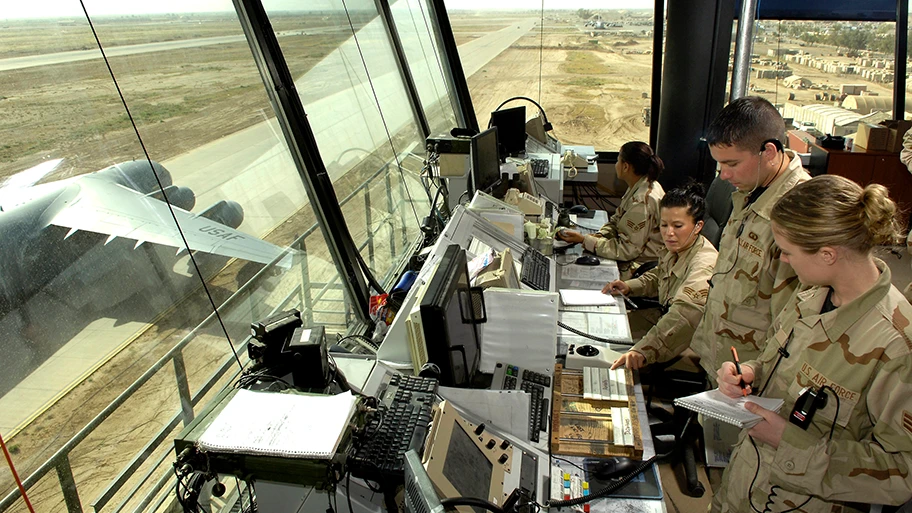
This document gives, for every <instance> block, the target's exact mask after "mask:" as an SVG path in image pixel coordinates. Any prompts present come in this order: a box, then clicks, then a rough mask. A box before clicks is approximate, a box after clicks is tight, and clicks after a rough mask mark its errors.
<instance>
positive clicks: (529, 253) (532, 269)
mask: <svg viewBox="0 0 912 513" xmlns="http://www.w3.org/2000/svg"><path fill="white" fill-rule="evenodd" d="M520 281H521V282H523V283H525V284H526V285H528V286H530V287H532V288H533V289H535V290H548V289H549V288H550V286H551V261H550V260H549V259H548V257H546V256H545V255H543V254H542V253H541V251H538V250H537V249H535V248H529V249H527V250H526V252H525V253H523V256H522V276H521V277H520Z"/></svg>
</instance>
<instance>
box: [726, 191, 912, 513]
mask: <svg viewBox="0 0 912 513" xmlns="http://www.w3.org/2000/svg"><path fill="white" fill-rule="evenodd" d="M895 214H896V205H895V204H894V203H893V201H892V200H890V198H889V197H888V196H887V190H886V188H884V187H883V186H880V185H868V186H867V187H865V188H864V189H862V188H861V187H860V186H858V185H857V184H855V183H854V182H852V181H850V180H848V179H846V178H842V177H839V176H833V175H822V176H818V177H816V178H813V179H811V180H810V181H808V182H805V183H803V184H799V185H797V186H795V188H793V189H792V190H790V191H789V192H787V193H785V195H783V196H782V198H781V199H779V201H778V202H777V203H776V205H775V206H774V207H773V210H772V213H771V221H772V229H773V234H774V237H775V240H776V244H777V245H778V246H779V248H780V249H781V251H782V253H781V256H780V258H781V259H782V261H783V262H786V263H789V264H791V266H792V268H793V269H794V270H795V273H796V274H797V275H798V279H799V280H800V281H801V283H802V286H803V287H804V288H802V289H799V292H797V293H796V294H795V295H794V296H793V298H792V300H791V301H790V302H789V303H788V305H787V306H786V308H785V309H784V310H782V312H781V313H779V315H778V316H777V318H776V320H775V322H774V323H773V325H772V327H771V329H770V331H769V332H768V333H767V337H768V341H767V343H766V347H765V349H764V350H763V352H762V353H761V354H760V356H759V358H757V360H754V361H749V362H744V363H742V364H741V366H740V374H739V372H738V370H737V367H736V366H735V364H734V363H731V362H726V363H724V364H723V365H722V366H721V368H720V369H719V371H718V373H717V377H718V381H719V389H720V390H721V391H722V392H723V393H725V394H726V395H728V396H730V397H741V395H742V394H756V395H759V396H763V397H772V398H780V399H782V400H783V402H784V404H783V406H782V409H781V410H780V412H779V413H776V412H773V411H770V410H766V409H763V408H760V407H758V406H756V405H753V404H751V403H748V405H747V409H748V410H750V411H751V412H754V413H756V414H758V415H760V416H761V418H762V420H761V421H760V422H759V423H758V424H756V425H755V426H754V427H752V428H750V429H749V430H745V431H743V432H742V433H741V436H740V438H739V441H738V445H737V446H736V447H735V450H734V452H733V454H732V458H731V463H730V464H729V466H728V467H727V468H726V469H725V474H724V476H723V482H722V487H721V489H720V490H719V493H718V494H717V495H716V496H715V497H714V498H713V511H747V512H750V511H752V510H754V511H761V510H763V511H786V510H788V511H799V510H800V511H805V512H831V511H843V512H845V511H867V510H868V509H867V506H866V504H872V503H873V504H902V503H905V502H906V501H908V500H909V499H910V498H912V372H910V369H912V329H910V323H912V306H910V305H909V303H908V302H907V301H906V299H905V298H904V297H903V295H902V293H900V291H899V290H897V289H896V287H894V286H893V285H892V284H891V281H890V278H891V277H890V269H889V268H888V267H887V266H886V265H885V264H884V262H883V261H881V260H879V259H878V258H876V257H874V255H873V254H872V253H873V250H874V248H875V247H877V246H880V245H883V244H890V243H892V242H893V241H894V240H895V237H896V234H897V230H896V224H895V221H894V216H895Z"/></svg>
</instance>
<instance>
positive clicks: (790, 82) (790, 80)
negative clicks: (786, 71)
mask: <svg viewBox="0 0 912 513" xmlns="http://www.w3.org/2000/svg"><path fill="white" fill-rule="evenodd" d="M782 83H783V84H785V87H790V88H792V89H807V88H808V87H811V79H809V78H804V77H799V76H798V75H791V76H788V77H785V79H784V80H783V81H782Z"/></svg>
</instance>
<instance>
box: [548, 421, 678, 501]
mask: <svg viewBox="0 0 912 513" xmlns="http://www.w3.org/2000/svg"><path fill="white" fill-rule="evenodd" d="M694 415H695V413H693V412H691V413H690V415H688V417H687V422H685V423H684V428H683V429H681V435H680V436H678V437H677V438H676V440H683V439H684V434H685V433H687V428H689V427H690V422H691V421H692V420H693V418H694ZM676 450H677V444H676V446H675V447H672V448H671V450H669V451H668V452H666V453H663V454H655V455H653V456H652V457H651V458H649V459H648V460H646V461H643V462H642V463H640V464H639V465H637V466H636V468H634V469H633V470H631V471H630V473H628V474H627V475H626V476H624V477H622V478H620V479H618V480H617V481H615V482H613V483H610V484H608V485H606V486H604V487H603V488H601V489H599V490H597V491H595V492H593V493H591V494H589V495H587V496H583V497H577V498H575V499H568V500H559V501H552V500H548V501H546V502H545V504H539V505H538V506H539V507H544V508H563V507H572V506H578V505H580V504H585V503H587V502H590V501H593V500H595V499H600V498H602V497H604V496H606V495H609V494H612V493H614V492H616V491H617V490H619V489H621V488H622V487H623V486H624V485H626V484H627V483H629V482H630V481H632V480H633V479H634V478H636V476H638V475H640V473H641V472H643V471H644V470H646V469H647V468H649V466H650V465H652V464H653V463H655V462H656V461H658V460H662V459H665V458H667V457H669V456H671V455H672V454H674V452H675V451H676Z"/></svg>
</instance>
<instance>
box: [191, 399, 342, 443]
mask: <svg viewBox="0 0 912 513" xmlns="http://www.w3.org/2000/svg"><path fill="white" fill-rule="evenodd" d="M357 401H358V399H357V397H355V396H354V395H352V393H351V392H345V393H343V394H338V395H300V394H281V393H276V392H254V391H251V390H243V389H242V390H238V391H237V393H236V394H235V395H234V397H232V398H231V400H230V401H229V402H228V404H227V405H226V406H225V408H224V409H223V410H222V411H221V412H220V413H219V414H218V417H216V419H215V420H214V421H212V424H210V425H209V427H208V428H206V431H204V432H203V435H202V436H200V438H199V441H198V442H197V445H198V446H199V447H200V449H203V450H206V451H223V452H231V453H238V454H252V455H262V456H281V457H287V458H305V459H330V458H332V456H333V455H334V454H335V453H336V450H337V449H338V448H339V442H340V441H341V440H342V435H344V434H345V431H346V429H347V428H348V423H349V421H350V420H351V418H352V416H353V415H354V413H355V410H356V408H355V406H356V404H357Z"/></svg>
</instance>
